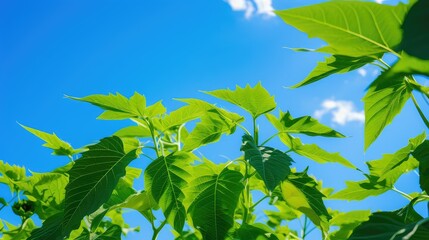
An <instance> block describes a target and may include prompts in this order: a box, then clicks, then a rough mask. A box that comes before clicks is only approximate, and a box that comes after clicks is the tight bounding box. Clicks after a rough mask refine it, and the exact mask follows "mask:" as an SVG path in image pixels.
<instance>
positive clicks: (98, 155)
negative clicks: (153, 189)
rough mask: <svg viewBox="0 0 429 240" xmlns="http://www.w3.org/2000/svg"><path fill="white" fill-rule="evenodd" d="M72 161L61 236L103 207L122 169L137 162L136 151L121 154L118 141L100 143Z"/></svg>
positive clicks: (112, 139)
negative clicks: (135, 160)
mask: <svg viewBox="0 0 429 240" xmlns="http://www.w3.org/2000/svg"><path fill="white" fill-rule="evenodd" d="M88 148H89V150H88V151H87V152H84V153H83V154H82V157H81V158H80V159H78V160H76V161H75V164H74V165H73V167H72V169H71V170H70V171H69V172H68V174H69V175H70V181H69V184H68V185H67V187H66V197H65V209H64V219H63V231H62V232H63V235H64V236H67V235H68V234H69V233H70V232H71V231H72V230H73V229H76V228H78V227H79V225H80V222H81V220H82V218H83V217H84V216H85V215H88V214H90V213H92V212H94V211H95V210H97V209H98V208H99V207H100V206H101V205H102V204H103V203H105V202H106V201H107V200H108V199H109V197H110V195H111V194H112V191H113V189H114V188H115V187H116V184H117V183H118V181H119V179H120V178H121V177H122V176H124V175H125V168H126V167H127V166H128V164H129V163H130V162H131V161H132V160H134V159H135V158H136V150H133V151H130V152H128V153H125V152H124V147H123V144H122V141H121V139H120V138H118V137H116V136H113V137H108V138H104V139H102V140H101V141H100V142H99V143H98V144H95V145H92V146H89V147H88Z"/></svg>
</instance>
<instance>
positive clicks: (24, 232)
mask: <svg viewBox="0 0 429 240" xmlns="http://www.w3.org/2000/svg"><path fill="white" fill-rule="evenodd" d="M3 222H4V225H5V226H6V228H7V230H6V229H0V233H1V234H2V236H1V237H2V238H1V239H2V240H27V239H29V237H30V234H31V232H32V231H33V230H34V229H35V228H36V225H35V224H34V222H33V220H31V218H27V219H26V220H25V221H24V222H23V223H22V225H21V226H15V225H13V224H10V223H9V222H6V221H4V220H3Z"/></svg>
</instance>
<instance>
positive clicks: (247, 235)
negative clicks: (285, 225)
mask: <svg viewBox="0 0 429 240" xmlns="http://www.w3.org/2000/svg"><path fill="white" fill-rule="evenodd" d="M235 234H236V235H237V237H238V239H246V240H266V239H268V240H278V238H277V237H276V235H274V233H273V231H272V230H271V229H270V228H269V227H268V226H266V225H264V224H262V223H255V224H253V225H249V224H243V225H241V227H240V228H239V229H237V230H236V232H235Z"/></svg>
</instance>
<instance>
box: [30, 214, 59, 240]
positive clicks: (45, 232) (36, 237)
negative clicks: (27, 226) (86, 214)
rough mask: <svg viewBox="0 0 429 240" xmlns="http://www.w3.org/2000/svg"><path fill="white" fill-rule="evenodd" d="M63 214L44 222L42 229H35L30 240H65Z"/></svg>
mask: <svg viewBox="0 0 429 240" xmlns="http://www.w3.org/2000/svg"><path fill="white" fill-rule="evenodd" d="M63 217H64V216H63V213H62V212H61V213H58V214H56V215H53V216H51V217H50V218H48V219H46V220H45V221H44V222H43V225H42V227H40V228H37V229H34V230H33V231H32V232H31V236H30V237H29V238H28V240H46V239H49V240H60V239H64V237H63V234H62V225H61V223H62V220H63Z"/></svg>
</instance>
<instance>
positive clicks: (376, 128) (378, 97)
mask: <svg viewBox="0 0 429 240" xmlns="http://www.w3.org/2000/svg"><path fill="white" fill-rule="evenodd" d="M411 91H412V88H411V87H410V86H409V85H408V84H407V82H406V80H405V78H403V77H398V78H394V79H392V78H385V74H382V75H380V77H378V78H377V79H376V80H375V81H374V82H373V83H372V84H371V86H370V87H369V89H368V92H367V93H366V95H365V97H364V98H363V102H364V110H365V150H366V149H367V148H368V147H369V146H370V145H371V144H372V143H373V142H374V141H375V139H377V137H378V136H379V135H380V133H381V132H382V131H383V129H384V127H386V126H387V125H388V124H390V123H391V122H392V120H393V118H394V117H395V116H396V115H397V114H398V113H399V112H401V110H402V108H403V107H404V105H405V103H406V102H407V100H408V99H409V98H410V97H411Z"/></svg>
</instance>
